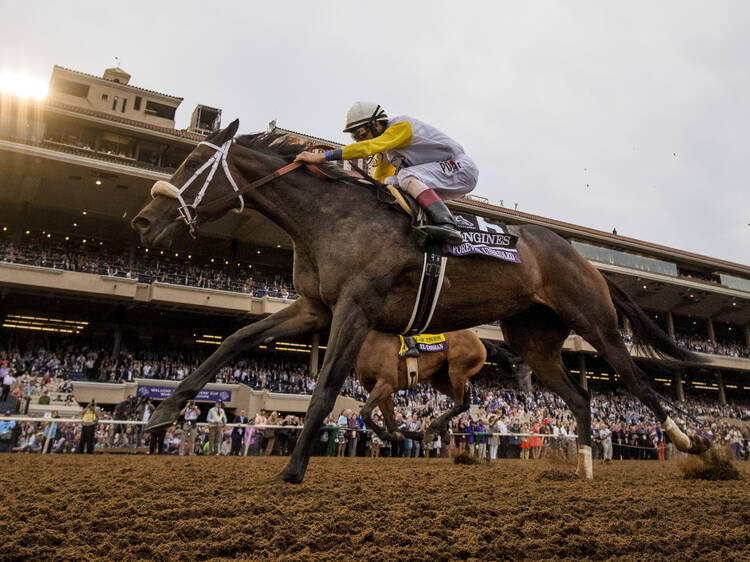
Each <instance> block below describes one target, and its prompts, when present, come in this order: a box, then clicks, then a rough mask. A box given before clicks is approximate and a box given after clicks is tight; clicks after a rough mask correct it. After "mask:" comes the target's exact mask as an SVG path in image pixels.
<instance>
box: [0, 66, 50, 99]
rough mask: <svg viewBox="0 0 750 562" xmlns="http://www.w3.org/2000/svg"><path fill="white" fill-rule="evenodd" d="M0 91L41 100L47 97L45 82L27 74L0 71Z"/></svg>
mask: <svg viewBox="0 0 750 562" xmlns="http://www.w3.org/2000/svg"><path fill="white" fill-rule="evenodd" d="M0 91H3V92H5V93H8V94H12V95H15V96H18V97H21V98H32V99H35V100H43V99H44V98H46V97H47V84H46V83H45V82H42V81H41V80H37V79H35V78H32V77H31V76H28V75H23V74H11V73H9V72H0Z"/></svg>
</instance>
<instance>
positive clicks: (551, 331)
mask: <svg viewBox="0 0 750 562" xmlns="http://www.w3.org/2000/svg"><path fill="white" fill-rule="evenodd" d="M500 325H501V327H502V329H503V335H504V337H505V339H506V341H507V342H508V344H510V347H511V348H512V349H513V351H515V352H516V353H517V354H518V355H520V356H521V357H522V358H523V360H524V361H526V363H528V364H529V365H530V366H531V368H532V369H533V370H534V374H536V376H537V378H538V379H539V380H540V381H541V382H542V384H544V385H545V386H546V387H547V388H548V389H549V390H551V391H552V392H554V393H556V394H558V395H559V396H560V397H561V398H562V399H563V400H564V401H565V403H566V404H567V405H568V407H569V408H570V410H571V411H572V412H573V415H574V416H575V418H576V423H577V425H578V466H577V468H576V474H578V475H579V476H583V477H584V478H586V479H591V478H593V467H592V463H591V397H590V396H589V393H588V392H587V391H586V389H584V388H583V387H582V386H581V385H580V384H578V382H576V380H575V379H573V377H572V376H571V375H570V374H569V373H568V371H567V369H566V368H565V365H564V364H563V361H562V354H561V352H562V346H563V343H564V342H565V338H566V337H567V335H568V333H569V332H570V330H569V329H568V327H567V326H565V324H563V322H562V321H561V320H560V318H559V317H558V316H557V315H556V314H555V313H554V312H553V311H552V310H550V309H549V308H546V307H541V306H539V307H534V308H531V309H529V310H527V311H525V312H522V313H520V314H516V315H515V316H511V317H510V318H506V319H504V320H502V321H501V322H500Z"/></svg>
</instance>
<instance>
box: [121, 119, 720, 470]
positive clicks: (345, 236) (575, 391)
mask: <svg viewBox="0 0 750 562" xmlns="http://www.w3.org/2000/svg"><path fill="white" fill-rule="evenodd" d="M238 127H239V121H238V120H235V121H234V122H232V123H231V124H230V125H229V126H228V127H227V128H225V129H223V130H221V131H218V132H216V133H214V134H212V135H211V136H210V137H208V138H207V139H206V140H205V141H203V142H201V143H199V144H198V145H197V146H196V148H195V149H194V150H193V151H192V152H191V153H190V155H189V156H188V157H187V158H186V160H185V161H184V162H183V163H182V164H181V165H180V167H179V168H178V169H177V171H176V172H175V173H174V174H173V175H172V177H171V178H170V181H169V182H166V181H157V182H156V183H155V184H154V186H153V187H152V189H151V195H152V200H151V201H150V202H149V203H148V204H147V205H146V206H145V207H144V208H143V209H142V210H141V211H140V213H138V215H137V216H136V217H135V218H134V219H133V220H132V223H131V224H132V227H133V228H134V229H135V230H136V231H137V232H138V233H139V234H140V238H141V241H142V243H143V244H144V245H145V246H146V247H149V246H150V247H153V246H158V245H170V244H171V243H172V241H173V238H174V234H175V232H176V230H177V229H178V228H184V227H187V228H188V229H189V231H190V234H191V235H193V236H196V235H197V233H198V231H199V228H200V225H201V224H203V223H205V222H208V221H211V220H215V219H218V218H220V217H222V216H223V215H224V214H226V213H228V212H229V211H231V210H233V209H238V210H241V209H244V208H245V207H247V208H251V209H254V210H256V211H257V212H259V213H261V214H263V215H265V216H266V217H267V218H268V219H270V220H271V221H273V222H274V223H276V224H277V225H278V226H279V227H281V228H282V229H283V230H284V231H286V232H287V234H288V235H289V236H290V237H291V239H292V241H293V243H294V267H293V280H294V286H295V289H296V291H297V293H298V294H299V295H300V298H298V299H297V300H296V301H295V302H294V303H293V304H292V305H290V306H288V307H286V308H285V309H283V310H281V311H279V312H277V313H275V314H272V315H271V316H268V317H266V318H264V319H263V320H260V321H259V322H255V323H253V324H251V325H249V326H246V327H244V328H241V329H239V330H238V331H237V332H235V333H234V334H232V335H231V336H229V337H228V338H227V339H226V340H224V342H223V343H222V344H221V345H220V346H219V347H218V348H217V349H216V351H215V352H214V353H213V354H212V355H211V356H210V357H209V358H208V359H207V360H206V361H205V362H204V363H203V364H202V365H201V366H200V367H198V368H197V369H196V370H195V371H193V373H192V374H191V375H190V376H188V377H187V378H185V379H184V380H183V381H182V382H181V383H180V385H179V386H178V387H177V388H176V390H175V392H174V393H173V394H172V395H170V396H169V398H167V399H166V400H164V401H163V402H162V403H161V405H160V406H159V407H158V408H157V410H156V411H155V412H154V414H153V416H152V417H151V419H150V421H149V424H148V426H147V427H146V430H147V431H148V430H154V429H157V428H160V427H164V426H167V425H169V424H171V423H173V422H174V421H175V420H176V419H177V417H178V415H179V412H180V409H181V408H182V406H184V405H185V403H186V402H187V400H189V399H192V398H193V397H194V396H195V395H196V394H197V393H198V391H199V390H200V389H201V388H202V387H203V386H204V385H205V384H206V383H207V382H208V381H209V380H211V379H212V378H213V377H214V376H215V373H216V371H217V370H218V369H220V368H221V367H222V366H223V365H226V364H227V363H228V362H229V361H231V360H232V359H233V358H234V357H236V356H237V355H239V354H240V353H243V352H247V351H249V350H251V349H253V348H255V347H257V346H258V345H262V344H269V343H271V342H273V341H275V340H278V339H280V338H291V337H301V336H306V335H310V334H314V333H316V332H321V331H325V330H328V332H329V338H328V347H327V350H326V354H325V360H324V361H323V365H322V368H321V370H320V373H319V375H318V384H317V385H316V388H315V391H314V392H313V395H312V397H311V400H310V406H309V408H308V411H307V415H306V419H305V426H304V428H303V430H302V433H301V435H300V437H299V439H298V441H297V445H296V447H295V448H294V451H293V453H292V456H291V458H290V460H289V462H288V463H287V465H286V466H285V467H284V469H283V470H282V471H281V473H280V474H279V475H278V477H279V478H281V479H283V480H285V481H287V482H294V483H299V482H301V481H302V479H303V477H304V474H305V471H306V469H307V464H308V461H309V459H310V454H311V450H312V445H313V443H314V442H315V440H316V438H317V435H318V430H319V428H320V427H321V424H322V422H323V420H324V419H325V417H326V415H328V413H329V412H330V411H331V410H332V409H333V405H334V402H335V400H336V396H337V395H338V393H339V391H340V389H341V386H342V385H343V383H344V380H345V379H346V376H347V374H348V373H349V372H350V370H351V367H352V365H353V364H354V361H355V359H356V358H357V355H358V354H359V350H360V349H361V347H362V344H363V343H364V341H365V338H366V337H367V334H368V333H369V332H370V331H372V330H379V331H381V332H387V333H393V334H397V333H401V332H402V331H403V330H404V329H405V327H406V326H407V323H408V322H409V319H410V315H411V311H412V308H413V305H414V300H415V297H416V294H417V288H418V285H419V279H420V275H421V271H422V265H423V261H424V259H423V254H422V252H421V251H420V249H419V248H418V245H417V243H416V242H415V239H414V235H413V232H412V227H411V221H410V219H409V218H408V217H406V216H405V215H403V214H400V213H397V212H394V211H393V209H392V207H391V206H389V205H385V204H383V203H382V202H381V200H380V198H381V194H380V191H379V189H375V188H373V187H372V186H369V187H368V186H365V185H363V184H362V183H361V182H357V181H354V180H352V178H351V177H350V176H349V175H348V174H346V173H345V172H343V171H339V172H338V173H337V170H339V168H336V167H335V166H333V165H330V164H329V165H318V166H313V165H309V166H307V169H299V168H301V166H302V165H301V164H300V163H292V164H289V162H291V160H292V159H293V157H294V155H296V154H297V153H298V152H299V151H300V150H302V148H303V147H302V146H301V145H299V144H294V143H293V142H292V141H288V140H285V139H284V138H283V137H281V138H280V137H279V135H272V134H268V133H259V134H256V135H244V136H240V137H238V138H237V139H234V136H235V134H236V133H237V129H238ZM321 170H322V171H324V172H326V174H322V173H321ZM321 176H323V177H321ZM330 176H334V177H336V179H333V180H332V179H330V178H329V177H330ZM508 229H509V231H510V232H511V234H513V235H515V236H517V237H518V243H517V246H516V248H517V251H518V255H519V257H520V260H521V263H509V262H503V261H500V260H496V259H490V258H487V257H485V256H478V255H469V256H465V257H461V258H455V257H450V258H448V260H447V266H446V272H445V277H444V280H443V284H442V291H441V293H440V300H439V302H438V303H437V306H436V308H435V310H434V315H433V317H432V321H431V323H430V324H429V326H428V329H429V331H430V332H433V333H435V332H444V331H449V330H457V329H465V328H470V327H472V326H476V325H478V324H483V323H489V322H494V321H496V320H499V321H500V325H501V327H502V330H503V334H504V336H505V340H506V341H507V342H508V343H509V344H510V346H511V348H512V349H513V350H514V351H515V353H517V354H518V355H520V356H521V357H522V358H523V359H524V361H525V362H526V363H528V364H529V365H530V366H531V368H532V369H533V370H534V373H535V374H536V376H537V377H538V378H539V380H540V381H541V382H542V383H543V384H544V385H545V386H547V388H549V389H550V390H551V391H553V392H555V393H557V394H558V395H559V396H560V397H561V398H562V399H563V400H564V401H565V402H566V403H567V405H568V407H569V408H570V409H571V410H572V411H573V413H574V415H575V417H576V420H577V423H578V434H579V439H580V441H579V448H578V468H577V473H578V474H580V475H582V476H583V477H585V478H587V479H588V478H593V472H592V463H591V412H590V406H589V404H590V396H589V394H588V392H587V391H586V390H585V389H584V388H583V387H582V386H581V385H580V384H578V383H577V382H576V381H575V379H574V378H573V377H572V376H571V375H570V373H568V372H567V370H566V369H565V366H564V365H563V362H562V355H561V349H562V345H563V342H564V340H565V338H566V337H567V336H568V334H569V333H570V331H571V330H574V331H575V332H576V334H578V335H580V336H581V337H583V338H584V339H585V340H586V341H588V343H589V344H591V345H592V346H593V347H594V348H595V349H596V350H597V352H598V353H599V355H600V356H601V357H602V358H604V359H605V360H606V361H607V362H608V363H609V364H610V365H611V366H612V368H613V369H614V370H615V371H616V372H617V373H618V374H619V375H620V377H621V379H622V380H623V382H624V383H625V385H626V386H627V388H628V389H629V390H630V392H632V393H633V394H634V395H635V396H636V397H638V398H639V399H640V400H641V402H643V403H644V404H645V405H646V406H648V407H649V408H650V409H651V410H652V411H653V412H654V414H655V416H656V418H657V420H659V421H660V422H662V425H663V427H664V429H665V431H666V432H667V434H668V435H669V436H670V438H671V439H672V442H673V443H674V444H675V446H676V447H677V448H678V449H679V450H681V451H688V452H690V453H701V452H703V451H704V450H706V449H708V447H709V446H710V443H709V441H708V440H707V439H705V438H704V437H701V436H697V435H696V436H688V435H686V434H685V433H684V432H683V431H682V430H681V429H680V428H679V427H678V426H677V425H676V424H675V423H674V422H673V421H672V420H671V418H669V417H668V416H667V413H666V411H665V410H664V408H663V407H662V405H661V404H660V402H659V396H658V395H657V394H656V392H655V391H654V390H653V388H652V387H651V386H650V384H649V383H648V380H647V378H646V376H645V373H643V372H642V371H641V370H640V368H639V367H638V366H636V364H635V363H634V361H633V359H632V358H631V356H630V354H629V352H628V349H627V348H626V347H625V344H624V342H623V340H622V336H621V335H620V332H619V330H618V317H617V313H618V311H619V312H620V313H621V314H623V315H624V316H626V317H627V318H629V320H630V322H631V325H632V328H633V336H634V341H635V343H637V344H642V345H643V346H645V348H647V349H649V350H651V351H652V352H653V353H654V354H656V355H659V356H662V357H666V358H672V359H677V360H683V361H694V362H696V363H698V362H699V361H698V359H697V356H695V355H694V354H691V353H690V352H687V351H685V350H682V349H680V348H678V347H677V346H676V345H675V344H674V342H672V341H671V340H670V339H669V338H668V337H667V336H666V335H665V334H664V333H663V332H662V331H661V330H659V329H658V328H657V327H656V326H655V325H654V324H653V322H652V321H651V320H650V319H649V318H648V315H647V314H645V313H644V312H643V310H641V309H640V308H639V307H638V306H637V305H636V304H635V302H634V301H633V300H632V299H630V298H629V297H628V295H626V294H625V293H624V292H623V291H622V290H620V289H619V288H618V287H616V286H615V285H614V284H613V283H612V282H611V281H608V280H605V279H604V277H603V276H602V275H601V274H600V273H599V271H597V269H596V268H595V267H594V266H593V265H591V264H590V263H589V262H588V261H587V260H586V259H584V258H583V257H582V256H581V255H580V254H579V253H578V252H576V250H575V249H574V248H573V247H572V246H571V245H570V244H569V243H568V242H567V241H565V240H564V239H563V238H562V237H560V236H558V235H557V234H555V233H553V232H552V231H551V230H549V229H547V228H544V227H540V226H536V225H523V226H515V225H514V226H509V227H508Z"/></svg>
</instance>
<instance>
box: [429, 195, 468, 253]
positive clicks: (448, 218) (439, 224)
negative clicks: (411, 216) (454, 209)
mask: <svg viewBox="0 0 750 562" xmlns="http://www.w3.org/2000/svg"><path fill="white" fill-rule="evenodd" d="M424 210H425V212H426V213H427V216H428V217H429V218H430V221H431V222H432V224H428V225H425V226H423V227H421V229H422V230H423V231H425V232H426V233H427V235H428V236H429V237H430V238H432V239H433V240H442V241H444V242H447V243H448V244H452V245H453V246H457V245H458V244H461V243H462V242H463V237H462V236H461V231H460V230H458V226H456V221H455V219H454V218H453V215H452V214H451V212H450V211H449V210H448V207H446V205H445V203H443V202H442V201H435V202H434V203H432V204H431V205H429V206H427V207H425V208H424Z"/></svg>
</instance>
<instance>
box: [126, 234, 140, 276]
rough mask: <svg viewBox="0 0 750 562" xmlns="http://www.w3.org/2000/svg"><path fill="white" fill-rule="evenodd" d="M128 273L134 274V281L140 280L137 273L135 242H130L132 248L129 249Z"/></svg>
mask: <svg viewBox="0 0 750 562" xmlns="http://www.w3.org/2000/svg"><path fill="white" fill-rule="evenodd" d="M128 271H129V272H130V273H132V274H133V278H134V279H137V278H138V276H137V275H136V273H135V240H133V241H132V242H130V247H129V248H128Z"/></svg>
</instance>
